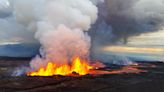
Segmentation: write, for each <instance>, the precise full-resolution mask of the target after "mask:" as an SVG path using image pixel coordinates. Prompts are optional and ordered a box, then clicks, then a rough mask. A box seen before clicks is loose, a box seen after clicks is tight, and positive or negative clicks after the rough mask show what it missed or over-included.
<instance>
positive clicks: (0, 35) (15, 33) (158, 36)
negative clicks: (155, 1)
mask: <svg viewBox="0 0 164 92" xmlns="http://www.w3.org/2000/svg"><path fill="white" fill-rule="evenodd" d="M95 1H96V0H95ZM10 13H11V8H10V7H9V3H8V2H7V0H0V17H1V18H0V21H1V25H0V51H1V50H3V51H5V49H6V50H8V49H10V48H11V47H9V48H6V47H5V49H4V46H5V45H17V44H32V45H35V44H37V43H38V42H37V41H36V40H35V39H34V35H33V34H34V33H33V31H28V30H26V29H24V28H22V27H20V26H18V25H17V24H16V23H12V25H11V24H10V20H11V21H12V20H13V19H11V18H8V19H7V20H9V21H6V20H3V18H4V16H8V15H10ZM6 24H9V26H5V25H6ZM13 24H14V25H13ZM13 26H18V27H17V28H19V29H13ZM22 30H23V31H22ZM117 46H118V45H117ZM117 46H115V47H116V49H118V48H117ZM1 47H2V48H1ZM105 47H109V48H108V50H107V51H109V53H110V52H113V53H115V52H117V53H121V55H122V53H123V52H124V53H125V54H124V55H125V56H130V53H132V54H134V56H135V55H136V54H138V53H141V54H145V56H147V55H149V54H151V55H152V54H153V55H154V52H150V53H146V52H145V50H140V51H137V50H138V48H147V49H148V50H149V49H151V48H153V49H156V48H157V50H158V49H159V48H160V49H162V50H163V49H164V30H162V29H161V30H159V31H154V32H149V33H143V34H140V35H137V36H131V37H129V38H128V39H127V43H126V44H119V48H121V49H122V50H121V52H119V51H114V50H112V51H111V50H109V49H110V48H112V47H113V46H110V45H109V46H108V45H107V46H105ZM129 47H131V48H133V49H134V48H135V50H136V51H135V50H134V51H133V52H129V51H127V49H125V48H129ZM29 48H30V49H31V50H32V51H31V52H29ZM136 48H137V49H136ZM35 49H36V48H31V47H27V48H25V49H24V50H23V52H25V53H26V51H28V55H29V53H31V55H29V56H33V54H36V52H37V51H36V50H35ZM10 50H11V49H10ZM14 52H15V50H13V49H12V50H11V52H9V53H14ZM33 52H35V53H33ZM3 54H4V53H2V51H1V53H0V55H2V56H3ZM7 54H8V53H7ZM7 54H6V53H5V54H4V56H5V55H7ZM21 54H22V52H21V53H20V55H21ZM157 54H158V55H157ZM157 54H155V55H157V56H158V57H159V54H160V57H162V55H163V54H164V53H163V52H162V53H158V51H157ZM17 56H19V55H17ZM24 56H25V55H24ZM138 56H139V55H138ZM141 56H142V55H141ZM150 58H151V59H152V56H150ZM160 59H161V58H160ZM161 60H162V59H161Z"/></svg>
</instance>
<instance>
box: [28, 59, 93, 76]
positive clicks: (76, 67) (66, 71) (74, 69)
mask: <svg viewBox="0 0 164 92" xmlns="http://www.w3.org/2000/svg"><path fill="white" fill-rule="evenodd" d="M90 69H93V67H92V66H90V65H89V64H88V63H87V61H85V60H81V58H80V57H76V58H75V59H73V61H72V64H71V65H69V64H63V65H60V66H59V65H57V64H55V63H53V62H49V63H48V64H47V66H46V67H42V68H40V69H39V70H37V71H34V72H29V73H27V76H54V75H63V76H67V75H71V74H73V73H76V74H78V75H86V74H89V71H90Z"/></svg>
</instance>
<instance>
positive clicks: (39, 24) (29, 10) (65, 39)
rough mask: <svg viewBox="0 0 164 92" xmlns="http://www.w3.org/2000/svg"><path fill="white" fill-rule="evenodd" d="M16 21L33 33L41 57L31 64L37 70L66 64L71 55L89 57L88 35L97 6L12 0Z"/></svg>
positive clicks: (85, 1)
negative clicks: (38, 45)
mask: <svg viewBox="0 0 164 92" xmlns="http://www.w3.org/2000/svg"><path fill="white" fill-rule="evenodd" d="M13 11H14V12H13V14H14V17H15V18H16V21H17V22H19V23H21V24H23V26H26V28H27V29H28V30H33V31H36V32H35V38H36V39H38V40H39V42H40V44H41V49H40V53H41V54H40V55H38V56H36V57H35V58H34V59H33V60H32V61H31V63H30V65H31V68H33V69H38V68H40V67H42V66H45V65H46V64H47V63H48V62H55V63H58V64H63V63H68V61H70V59H71V58H72V57H73V56H81V57H88V55H89V49H90V45H91V44H90V41H91V39H90V36H89V35H88V34H87V32H85V31H88V30H89V29H90V27H91V24H93V23H95V21H96V19H97V13H98V10H97V7H96V6H95V5H94V4H93V3H92V2H91V1H90V0H15V1H14V2H13Z"/></svg>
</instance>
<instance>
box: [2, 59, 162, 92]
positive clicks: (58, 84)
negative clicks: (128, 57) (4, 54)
mask: <svg viewBox="0 0 164 92" xmlns="http://www.w3.org/2000/svg"><path fill="white" fill-rule="evenodd" d="M28 61H29V60H26V59H25V60H24V59H0V92H164V64H163V63H141V64H148V65H153V66H156V67H142V68H141V69H142V70H147V72H144V73H139V74H109V75H98V76H92V75H86V76H81V77H63V76H53V77H27V76H20V77H12V76H10V75H11V73H12V71H13V70H14V69H15V68H16V67H18V66H22V65H24V66H28ZM109 68H114V69H117V68H116V66H110V67H109Z"/></svg>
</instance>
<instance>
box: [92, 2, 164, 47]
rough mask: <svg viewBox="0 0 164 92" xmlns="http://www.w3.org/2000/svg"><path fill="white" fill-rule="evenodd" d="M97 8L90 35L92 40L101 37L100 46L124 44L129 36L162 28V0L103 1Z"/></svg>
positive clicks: (163, 10) (163, 23)
mask: <svg viewBox="0 0 164 92" xmlns="http://www.w3.org/2000/svg"><path fill="white" fill-rule="evenodd" d="M98 7H99V11H100V12H99V19H98V22H97V23H96V24H95V26H93V27H94V28H95V29H94V30H93V31H92V32H91V33H90V34H91V35H93V37H94V39H97V37H103V38H104V39H101V41H99V42H100V43H101V45H102V44H111V43H112V44H113V43H117V41H118V40H120V39H124V42H123V43H124V44H126V42H127V38H128V37H130V36H135V35H140V34H142V33H146V32H153V31H158V30H160V29H162V28H163V26H164V0H105V2H104V3H100V4H98ZM99 25H103V27H104V26H106V29H104V28H102V26H99ZM96 29H102V30H96ZM95 30H96V31H95ZM95 35H96V36H95ZM108 37H109V38H108ZM110 37H112V39H111V38H110Z"/></svg>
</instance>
